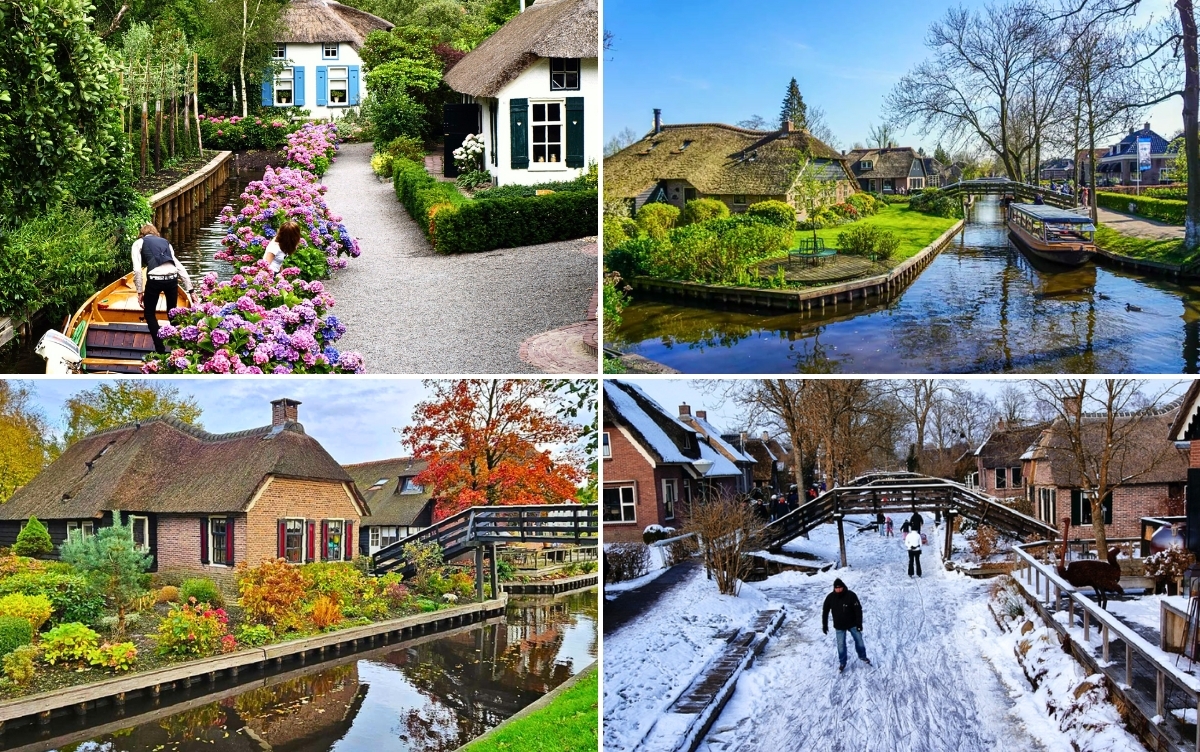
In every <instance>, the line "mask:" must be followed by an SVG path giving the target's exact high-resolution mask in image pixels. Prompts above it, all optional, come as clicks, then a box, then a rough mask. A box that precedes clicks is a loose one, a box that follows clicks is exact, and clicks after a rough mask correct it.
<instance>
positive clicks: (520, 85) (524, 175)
mask: <svg viewBox="0 0 1200 752" xmlns="http://www.w3.org/2000/svg"><path fill="white" fill-rule="evenodd" d="M579 74H580V75H579V90H578V91H551V90H550V61H549V60H548V59H545V58H542V59H540V60H538V61H537V62H536V63H534V64H533V65H531V66H529V67H528V68H526V69H525V71H524V72H522V73H521V75H520V76H517V78H516V79H514V80H513V81H511V82H509V84H508V85H507V86H505V87H504V88H503V89H501V90H500V92H499V93H498V94H497V96H496V98H495V99H478V100H475V101H478V102H479V103H480V104H481V105H482V109H483V140H484V144H485V146H486V148H487V151H486V152H485V153H484V167H485V168H486V169H487V170H489V171H490V172H491V173H492V177H493V178H494V179H495V181H496V183H497V185H509V184H513V183H518V184H523V185H530V184H533V183H547V182H551V181H557V180H573V179H574V178H576V177H578V176H579V175H581V174H583V173H584V172H586V171H587V165H588V163H589V162H596V163H599V162H600V161H601V159H602V158H603V149H604V143H603V136H604V134H603V130H602V129H603V119H602V117H601V114H602V112H601V106H600V103H601V97H602V93H601V92H602V90H601V86H600V71H599V64H598V61H597V59H596V58H584V59H583V60H581V61H580V65H579ZM567 97H583V98H584V105H583V164H584V166H583V167H582V168H575V167H567V165H566V162H565V161H563V162H558V163H535V162H533V161H532V160H531V161H530V164H529V168H528V169H523V170H514V169H513V168H512V154H511V145H512V139H511V135H510V133H509V125H510V118H509V103H510V101H511V100H513V99H528V100H529V101H530V105H531V107H532V105H533V104H534V103H536V102H547V101H558V102H563V103H564V106H565V102H566V99H567ZM493 117H496V118H497V121H496V126H497V127H496V134H497V138H496V142H497V143H493V142H492V127H491V123H492V118H493ZM527 127H529V128H530V132H529V139H528V143H529V144H532V143H533V137H532V124H528V123H527ZM531 150H532V146H531ZM493 154H494V155H495V159H494V160H493ZM564 154H565V150H564ZM564 159H565V157H564Z"/></svg>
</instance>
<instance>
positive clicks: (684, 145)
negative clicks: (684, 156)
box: [679, 141, 692, 151]
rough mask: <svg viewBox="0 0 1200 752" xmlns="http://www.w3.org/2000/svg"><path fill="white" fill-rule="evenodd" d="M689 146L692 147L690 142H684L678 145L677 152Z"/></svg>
mask: <svg viewBox="0 0 1200 752" xmlns="http://www.w3.org/2000/svg"><path fill="white" fill-rule="evenodd" d="M691 145H692V142H691V141H684V142H683V143H682V144H680V146H679V150H680V151H683V150H684V149H687V148H688V147H689V146H691Z"/></svg>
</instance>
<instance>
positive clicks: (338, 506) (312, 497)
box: [235, 478, 362, 564]
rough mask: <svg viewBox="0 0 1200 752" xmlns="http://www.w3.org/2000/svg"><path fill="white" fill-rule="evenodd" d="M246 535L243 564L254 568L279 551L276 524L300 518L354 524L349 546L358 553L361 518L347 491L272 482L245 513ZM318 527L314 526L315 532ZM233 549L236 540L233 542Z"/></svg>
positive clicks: (329, 484)
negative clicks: (342, 520) (337, 520)
mask: <svg viewBox="0 0 1200 752" xmlns="http://www.w3.org/2000/svg"><path fill="white" fill-rule="evenodd" d="M246 517H247V521H246V525H245V527H246V530H247V533H248V535H249V540H248V543H247V547H246V549H244V550H246V551H247V556H246V560H247V561H248V562H250V563H251V564H256V563H258V562H260V561H262V560H263V559H274V558H275V557H276V555H277V554H278V549H279V520H280V519H282V518H285V517H303V518H305V519H309V520H317V521H318V523H319V521H320V520H323V519H344V520H348V521H350V522H353V523H354V528H353V530H354V532H353V536H354V539H353V540H352V541H351V546H352V548H353V550H354V551H357V550H358V535H359V533H360V532H362V531H361V528H362V525H361V523H362V518H361V517H360V516H359V514H358V509H357V508H355V506H354V502H353V501H352V500H351V498H350V494H349V490H348V489H347V488H346V487H345V486H344V485H342V484H341V483H337V482H335V481H317V480H297V479H295V478H272V479H271V481H270V485H268V486H267V488H266V490H265V491H263V492H262V493H261V495H260V496H259V497H258V500H257V501H255V502H254V505H253V506H252V507H251V509H250V510H249V511H248V512H247V515H246ZM319 527H320V525H319V524H318V532H317V534H318V535H320V532H319ZM235 545H236V540H235Z"/></svg>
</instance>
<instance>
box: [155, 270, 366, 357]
mask: <svg viewBox="0 0 1200 752" xmlns="http://www.w3.org/2000/svg"><path fill="white" fill-rule="evenodd" d="M299 274H300V272H299V270H298V269H294V268H289V269H284V270H283V271H282V272H281V273H279V274H273V273H271V271H270V269H269V268H268V267H267V265H266V262H263V261H258V262H257V263H255V264H254V265H252V266H244V267H242V268H241V273H240V274H235V275H234V276H233V278H232V279H230V280H229V281H227V282H219V281H218V279H217V275H216V273H214V272H210V273H209V274H207V275H205V277H204V279H203V281H202V282H201V284H200V288H199V291H198V292H199V295H198V297H199V299H200V300H201V301H202V302H200V303H197V304H196V305H194V306H192V307H190V308H187V307H181V308H174V309H172V310H171V311H170V312H169V314H168V316H169V317H170V320H171V323H170V324H168V325H165V326H163V327H161V328H160V330H159V333H160V335H161V336H162V338H163V342H164V344H165V345H166V347H167V349H168V352H167V353H165V354H157V353H152V354H151V355H149V356H148V357H147V360H146V362H145V363H144V364H143V365H142V372H143V373H158V374H163V373H170V374H175V373H273V374H287V373H362V371H363V361H362V356H360V355H359V354H358V353H353V352H339V351H338V350H337V348H336V347H334V346H333V342H335V341H336V340H337V339H338V338H339V337H341V336H342V334H344V333H345V331H346V327H345V326H344V325H343V324H341V323H340V322H339V321H338V320H337V317H336V316H333V315H332V314H330V313H329V309H330V308H332V307H333V304H334V301H333V297H332V296H331V295H329V293H327V292H325V287H324V285H322V284H321V282H320V281H312V282H306V281H304V280H302V279H298V276H299Z"/></svg>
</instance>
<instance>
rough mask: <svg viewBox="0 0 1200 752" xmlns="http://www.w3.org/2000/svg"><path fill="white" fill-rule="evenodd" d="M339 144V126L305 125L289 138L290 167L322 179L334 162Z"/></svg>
mask: <svg viewBox="0 0 1200 752" xmlns="http://www.w3.org/2000/svg"><path fill="white" fill-rule="evenodd" d="M337 143H338V138H337V126H336V125H334V124H333V123H321V124H320V125H317V124H315V123H305V124H304V126H303V127H302V128H300V130H298V131H296V132H295V133H292V134H291V135H289V136H288V137H287V158H288V167H293V168H296V169H300V170H308V171H309V172H312V173H315V174H316V176H317V177H320V176H322V175H324V174H325V171H326V170H328V169H329V165H330V164H331V163H332V162H333V160H334V156H333V155H334V154H336V153H337V148H338V147H337Z"/></svg>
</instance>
